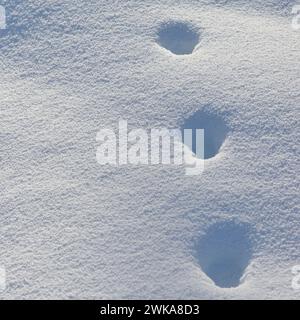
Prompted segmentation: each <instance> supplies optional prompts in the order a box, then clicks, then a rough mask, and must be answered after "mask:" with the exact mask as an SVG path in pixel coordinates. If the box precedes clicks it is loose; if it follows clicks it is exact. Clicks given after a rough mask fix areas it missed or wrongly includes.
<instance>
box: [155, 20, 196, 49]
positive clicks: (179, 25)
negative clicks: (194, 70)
mask: <svg viewBox="0 0 300 320" xmlns="http://www.w3.org/2000/svg"><path fill="white" fill-rule="evenodd" d="M199 39H200V37H199V34H198V32H196V31H195V30H194V29H193V28H192V27H191V26H190V25H189V24H187V23H183V22H169V23H166V24H163V25H162V26H161V28H160V29H159V31H158V41H157V42H158V44H159V45H160V46H162V47H163V48H165V49H167V50H169V51H171V52H172V53H173V54H176V55H186V54H191V53H193V51H194V49H195V48H196V46H197V45H198V43H199Z"/></svg>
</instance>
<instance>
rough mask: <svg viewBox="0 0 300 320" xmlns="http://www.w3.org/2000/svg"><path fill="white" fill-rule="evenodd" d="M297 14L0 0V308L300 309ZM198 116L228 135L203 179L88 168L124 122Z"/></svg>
mask: <svg viewBox="0 0 300 320" xmlns="http://www.w3.org/2000/svg"><path fill="white" fill-rule="evenodd" d="M295 3H296V1H289V0H268V1H261V0H253V1H248V0H236V1H234V0H231V1H230V0H229V1H217V0H215V1H213V0H211V1H210V0H204V1H201V0H200V1H199V0H197V1H196V0H182V1H180V0H160V1H158V0H157V1H156V0H151V1H150V0H149V1H142V0H131V1H130V0H129V1H121V0H118V1H113V0H111V1H107V0H106V1H104V0H98V1H96V0H89V1H76V0H43V1H42V0H31V1H23V0H11V1H9V0H8V1H3V2H2V3H1V4H3V5H5V8H6V11H7V30H0V64H1V69H0V73H1V81H0V94H1V95H0V96H1V104H0V110H1V130H0V140H1V142H0V163H1V167H0V185H1V188H0V190H1V191H0V192H1V193H0V194H1V198H0V199H1V207H0V226H1V232H0V265H2V266H5V268H6V275H7V279H6V290H5V291H3V292H1V293H0V297H1V298H4V299H11V298H14V299H29V298H30V299H50V298H51V299H61V298H64V299H75V298H80V299H87V298H90V299H105V298H106V299H116V298H119V299H125V298H130V299H133V298H135V299H136V298H145V299H150V298H156V299H159V298H174V299H177V298H182V299H189V298H191V299H284V298H289V299H299V298H300V292H299V291H295V290H293V289H292V287H291V282H292V277H293V275H292V273H291V268H292V267H293V266H295V265H297V264H300V231H299V229H300V220H299V140H300V137H299V111H300V110H299V107H300V77H299V75H300V71H299V70H300V65H299V61H300V59H299V58H300V57H299V53H300V41H299V40H300V31H295V30H293V29H292V28H291V20H292V16H291V8H292V6H293V5H294V4H295ZM170 24H171V25H173V26H178V25H179V26H180V25H183V26H185V27H186V30H188V31H187V32H192V34H190V36H191V37H190V40H188V42H186V44H185V45H182V44H175V49H176V48H177V49H178V48H181V49H180V50H181V51H179V52H177V53H183V54H182V55H181V54H180V55H176V54H173V53H172V52H170V51H169V50H168V48H167V49H166V48H165V47H163V45H164V46H169V45H170V44H173V45H174V43H173V42H172V41H174V39H173V40H172V39H171V38H168V32H169V31H166V32H165V33H164V36H165V37H166V38H164V39H166V40H167V41H166V42H161V40H160V32H161V30H162V28H165V26H168V25H170ZM189 30H191V31H189ZM171 33H172V32H171ZM183 33H184V32H183ZM168 39H169V41H168ZM195 39H196V40H197V41H198V40H199V43H198V44H196V42H195ZM175 40H176V36H175ZM180 45H181V47H178V46H180ZM171 48H172V47H171ZM173 48H174V47H173ZM169 49H170V47H169ZM187 49H188V51H185V50H187ZM172 50H173V49H172ZM182 50H183V51H182ZM175 53H176V52H175ZM186 53H189V54H186ZM198 112H200V113H202V114H204V115H213V116H212V117H215V118H216V119H221V120H222V121H223V122H224V125H226V128H228V133H227V135H226V137H225V136H224V135H222V136H221V138H222V137H224V139H223V138H222V139H223V140H224V143H223V144H222V146H221V148H220V150H218V148H217V149H216V151H219V152H218V154H217V155H216V156H215V157H212V158H211V159H208V160H206V161H205V171H204V174H203V175H201V176H186V175H185V168H184V167H183V166H181V167H176V166H138V167H135V166H122V167H109V166H100V165H99V164H98V163H97V162H96V148H97V143H96V134H97V132H98V131H99V130H100V129H101V128H107V127H108V128H109V127H111V126H113V127H117V125H118V121H119V119H126V120H128V122H129V125H130V128H132V129H135V128H141V127H143V128H154V127H168V128H180V127H182V126H183V125H184V123H185V122H186V121H188V119H191V117H193V115H195V114H197V113H198ZM217 127H218V126H216V132H219V131H217V130H218V129H217ZM219 133H220V132H219ZM218 139H219V138H218ZM222 139H221V140H222ZM223 140H222V141H221V142H223Z"/></svg>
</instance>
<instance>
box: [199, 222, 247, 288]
mask: <svg viewBox="0 0 300 320" xmlns="http://www.w3.org/2000/svg"><path fill="white" fill-rule="evenodd" d="M249 231H250V228H249V225H248V224H244V223H235V222H223V223H217V224H215V225H213V226H212V227H210V228H209V229H208V231H207V232H206V234H205V235H204V236H203V237H202V238H201V239H200V241H199V243H198V245H197V253H196V255H197V256H196V257H197V260H198V262H199V264H200V266H201V268H202V270H203V271H204V272H205V273H206V275H207V276H208V277H209V278H211V279H212V280H213V281H214V283H215V284H216V285H217V286H219V287H221V288H233V287H237V286H239V285H240V284H241V278H242V276H243V274H244V271H245V269H246V268H247V267H248V265H249V263H250V260H251V257H252V243H251V240H250V233H249Z"/></svg>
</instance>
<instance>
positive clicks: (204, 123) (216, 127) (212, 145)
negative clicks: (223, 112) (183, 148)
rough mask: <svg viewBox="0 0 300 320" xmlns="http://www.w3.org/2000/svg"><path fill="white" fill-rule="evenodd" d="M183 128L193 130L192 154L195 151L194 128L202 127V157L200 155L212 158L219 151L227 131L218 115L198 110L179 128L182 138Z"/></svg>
mask: <svg viewBox="0 0 300 320" xmlns="http://www.w3.org/2000/svg"><path fill="white" fill-rule="evenodd" d="M184 129H192V130H193V136H192V151H193V153H194V154H196V153H197V152H196V151H197V150H196V144H197V139H196V129H204V157H203V156H202V157H203V158H204V159H210V158H213V157H215V156H216V155H217V154H218V153H219V151H220V149H221V147H222V145H223V143H224V141H225V139H226V137H227V134H228V131H229V129H228V127H227V125H226V123H225V122H224V120H223V119H222V118H221V117H220V116H218V115H215V114H211V113H207V112H205V111H198V112H196V113H195V114H193V115H192V116H191V117H190V118H188V119H187V120H185V122H184V124H183V126H182V128H181V130H182V137H183V138H184ZM183 143H184V140H183Z"/></svg>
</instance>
